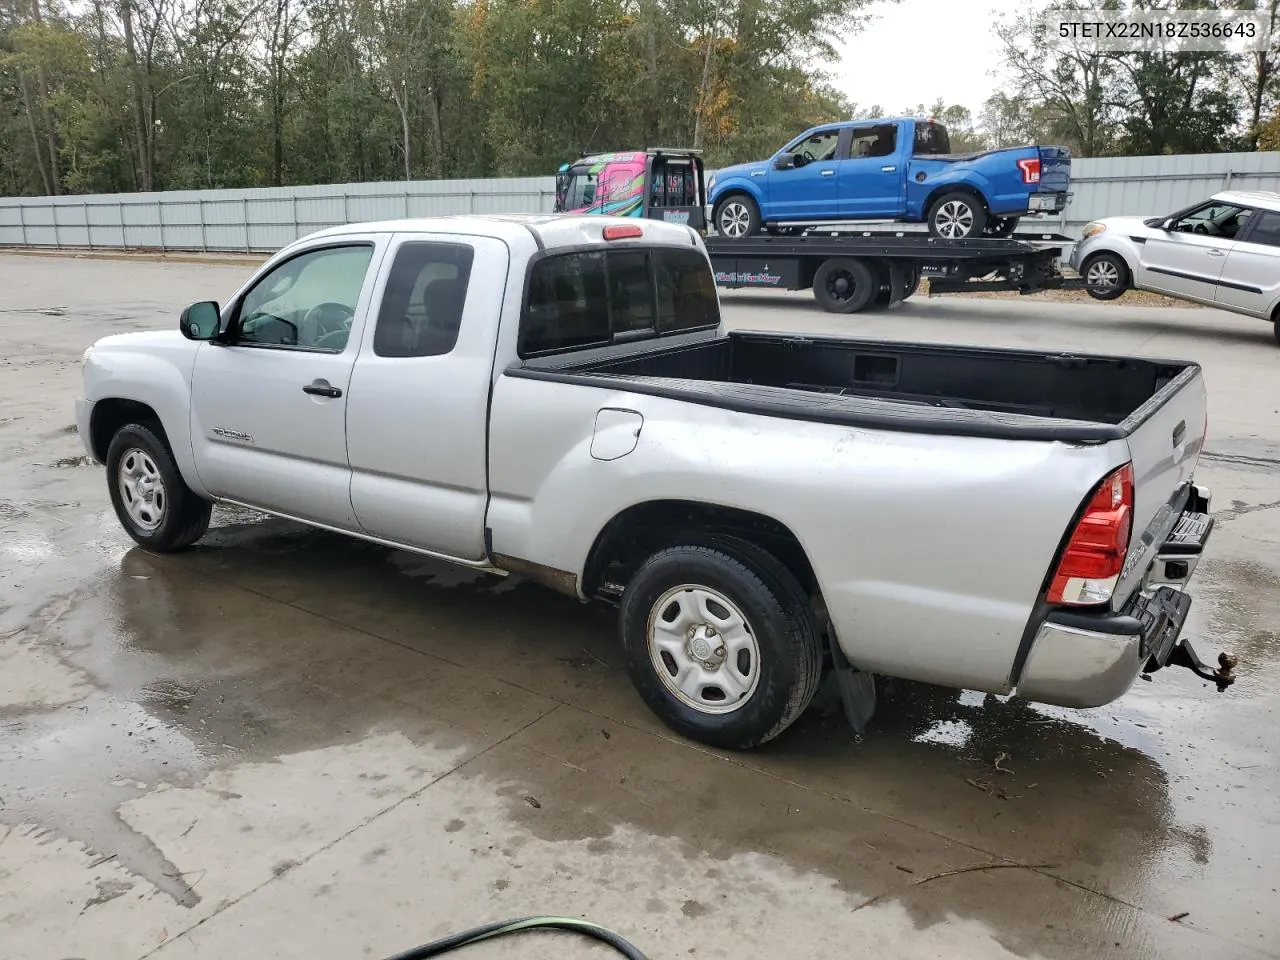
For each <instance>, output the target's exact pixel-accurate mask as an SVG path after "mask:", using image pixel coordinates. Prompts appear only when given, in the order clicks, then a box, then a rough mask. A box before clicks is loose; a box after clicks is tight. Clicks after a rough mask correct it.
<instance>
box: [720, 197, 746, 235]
mask: <svg viewBox="0 0 1280 960" xmlns="http://www.w3.org/2000/svg"><path fill="white" fill-rule="evenodd" d="M749 226H751V211H750V210H748V209H747V205H746V204H745V203H739V202H737V201H734V202H732V203H726V204H725V205H724V209H722V210H721V211H720V232H721V233H723V234H724V235H725V236H726V237H732V238H733V239H735V240H736V239H738V238H740V237H745V236H746V235H747V228H748V227H749Z"/></svg>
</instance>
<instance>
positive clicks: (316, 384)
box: [302, 379, 342, 397]
mask: <svg viewBox="0 0 1280 960" xmlns="http://www.w3.org/2000/svg"><path fill="white" fill-rule="evenodd" d="M302 392H303V393H309V394H311V395H312V396H313V397H340V396H342V391H341V390H340V389H338V388H337V387H334V386H331V385H330V384H329V381H328V380H323V379H321V380H312V381H311V382H310V383H308V384H307V385H306V386H305V387H303V388H302Z"/></svg>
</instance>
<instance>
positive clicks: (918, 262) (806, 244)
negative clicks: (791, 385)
mask: <svg viewBox="0 0 1280 960" xmlns="http://www.w3.org/2000/svg"><path fill="white" fill-rule="evenodd" d="M704 239H705V242H706V246H707V253H708V254H709V255H710V257H711V265H712V267H713V268H714V270H715V277H716V283H717V285H719V286H722V287H728V288H743V287H749V288H756V289H771V290H808V289H812V290H813V294H814V297H815V298H816V299H817V301H818V303H819V304H820V305H821V306H822V308H823V309H824V310H826V311H827V312H828V313H857V312H858V311H860V310H865V309H868V308H873V307H885V306H888V305H889V304H892V303H897V302H898V301H899V300H905V299H906V298H907V297H909V296H911V295H912V294H913V293H914V292H915V290H916V288H917V286H918V285H919V283H920V280H921V278H927V279H928V280H929V290H930V293H977V292H983V291H991V290H1013V291H1017V292H1018V293H1022V294H1026V293H1034V292H1036V291H1037V290H1054V289H1059V290H1060V289H1064V288H1079V287H1082V286H1083V282H1082V281H1080V280H1078V279H1076V278H1068V277H1065V276H1063V275H1062V273H1061V271H1060V270H1059V267H1058V262H1059V260H1060V259H1061V257H1062V252H1063V246H1064V245H1067V244H1071V243H1073V242H1074V241H1073V240H1072V239H1071V238H1070V237H1068V236H1065V235H1063V234H1058V233H1032V232H1022V233H1018V234H1015V235H1014V236H1012V237H1007V238H990V239H987V238H984V239H973V240H945V239H941V238H937V237H931V236H929V235H928V234H927V233H924V232H919V233H916V232H911V231H906V230H879V231H877V230H861V229H853V230H832V229H828V228H822V227H818V228H810V229H808V230H806V231H805V232H803V233H801V234H799V235H795V236H785V235H773V236H754V237H745V238H742V239H737V240H735V239H732V238H730V237H724V236H718V235H716V234H710V235H708V236H706V237H705V238H704Z"/></svg>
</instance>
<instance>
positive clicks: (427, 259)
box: [347, 234, 518, 560]
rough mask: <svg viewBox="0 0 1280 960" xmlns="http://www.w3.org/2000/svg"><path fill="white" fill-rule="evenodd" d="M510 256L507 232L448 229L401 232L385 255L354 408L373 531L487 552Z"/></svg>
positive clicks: (354, 497) (351, 440)
mask: <svg viewBox="0 0 1280 960" xmlns="http://www.w3.org/2000/svg"><path fill="white" fill-rule="evenodd" d="M508 257H509V253H508V250H507V247H506V244H504V243H502V242H501V241H500V240H496V239H493V238H490V237H474V236H465V235H449V234H408V235H404V236H402V237H399V238H397V240H396V245H395V246H394V247H393V248H392V249H391V250H390V251H389V252H388V255H387V260H388V262H389V263H390V267H389V268H385V269H384V270H383V273H384V274H386V280H385V283H384V289H383V292H382V295H381V297H380V298H379V303H380V306H379V307H378V311H377V317H376V320H373V321H372V323H371V328H370V329H368V330H367V331H366V333H365V336H364V341H365V347H364V350H363V351H362V352H361V354H360V362H359V363H358V364H357V365H356V369H355V373H354V375H353V376H352V379H351V403H350V404H349V406H348V408H347V448H348V452H349V454H350V457H351V502H352V504H353V505H354V507H355V512H356V518H357V519H358V520H359V521H360V525H361V527H362V528H363V529H364V530H365V531H366V532H367V533H370V534H372V535H373V536H376V537H381V538H383V539H386V540H391V541H394V542H396V543H403V544H405V545H407V546H413V547H418V548H420V549H423V550H429V551H431V552H433V553H437V554H441V555H443V556H447V557H452V558H455V559H464V560H480V559H482V558H483V557H484V518H485V510H486V508H487V505H488V495H489V494H488V474H487V469H488V467H487V464H488V456H487V451H486V447H485V444H486V440H487V437H488V431H487V424H488V416H489V387H490V381H491V378H492V372H493V352H494V343H495V340H496V338H497V328H498V324H497V321H496V318H497V317H499V316H501V314H502V312H503V295H504V293H505V289H506V276H507V265H508ZM517 295H518V293H517Z"/></svg>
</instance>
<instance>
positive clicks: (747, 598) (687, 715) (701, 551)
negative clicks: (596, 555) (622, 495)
mask: <svg viewBox="0 0 1280 960" xmlns="http://www.w3.org/2000/svg"><path fill="white" fill-rule="evenodd" d="M620 619H621V627H622V644H623V648H624V651H625V654H626V659H627V670H628V672H629V673H630V675H631V679H632V682H633V683H634V684H635V686H636V690H637V691H638V692H639V693H640V696H641V697H642V698H643V699H644V701H645V703H646V704H647V705H648V706H649V709H651V710H652V711H653V712H654V713H655V714H656V715H657V716H658V717H659V719H661V720H662V722H663V723H665V724H666V725H667V726H668V727H670V728H671V729H673V730H675V731H676V732H678V733H680V734H683V735H684V736H686V737H689V738H690V739H692V740H697V741H699V742H701V743H705V744H709V745H711V746H714V747H721V748H725V749H731V750H747V749H750V748H752V747H756V746H759V745H760V744H762V743H765V742H766V741H768V740H771V739H773V738H774V737H776V736H777V735H778V734H779V733H781V732H782V731H783V730H785V729H786V728H787V727H788V726H790V725H791V724H792V723H793V722H794V721H795V719H796V718H797V717H798V716H800V714H801V713H802V712H803V711H804V709H805V707H807V706H808V705H809V703H810V701H811V700H812V699H813V695H814V693H815V691H816V690H817V687H818V681H819V679H820V678H821V675H822V645H821V642H820V637H819V632H818V629H817V625H816V623H815V621H814V617H813V612H812V609H811V606H810V604H809V601H808V597H807V596H806V595H805V592H804V590H803V589H802V588H801V586H800V584H799V583H798V582H797V581H796V579H795V577H793V576H792V575H791V573H790V572H789V571H788V570H787V569H786V567H784V566H783V565H782V564H781V563H780V562H779V561H778V560H777V559H776V558H774V557H773V556H772V555H771V554H769V553H766V552H765V551H763V550H761V549H759V548H756V547H754V546H752V545H751V544H746V543H739V542H736V541H732V540H725V541H722V542H717V543H716V544H715V545H714V546H698V545H692V544H686V545H681V546H674V547H668V548H667V549H664V550H660V551H658V552H657V553H655V554H654V555H653V556H652V557H650V558H649V559H648V560H647V561H646V562H645V563H644V565H643V566H642V567H641V568H640V569H639V570H638V571H637V572H636V574H635V576H634V577H633V578H632V579H631V582H630V583H628V584H627V589H626V591H625V592H624V593H623V595H622V609H621V614H620Z"/></svg>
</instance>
